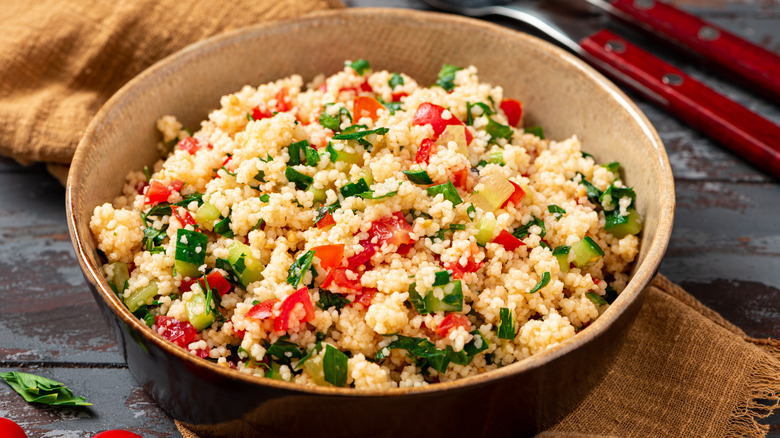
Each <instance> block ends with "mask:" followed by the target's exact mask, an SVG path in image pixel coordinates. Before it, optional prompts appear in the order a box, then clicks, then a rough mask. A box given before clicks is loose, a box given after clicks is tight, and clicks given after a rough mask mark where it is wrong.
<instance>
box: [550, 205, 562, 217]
mask: <svg viewBox="0 0 780 438" xmlns="http://www.w3.org/2000/svg"><path fill="white" fill-rule="evenodd" d="M547 211H549V212H550V213H552V214H553V216H555V219H560V218H561V216H563V215H564V214H566V210H564V209H563V208H561V207H559V206H557V205H555V204H550V205H548V206H547Z"/></svg>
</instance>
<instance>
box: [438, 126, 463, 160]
mask: <svg viewBox="0 0 780 438" xmlns="http://www.w3.org/2000/svg"><path fill="white" fill-rule="evenodd" d="M451 141H454V142H455V144H456V145H458V153H460V154H462V155H465V156H468V155H469V149H468V145H467V144H466V127H465V126H463V125H447V127H446V128H444V131H442V133H441V135H440V136H439V138H438V139H437V140H436V144H437V145H439V146H443V147H445V148H446V147H449V143H450V142H451Z"/></svg>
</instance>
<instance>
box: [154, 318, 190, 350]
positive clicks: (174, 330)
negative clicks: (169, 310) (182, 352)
mask: <svg viewBox="0 0 780 438" xmlns="http://www.w3.org/2000/svg"><path fill="white" fill-rule="evenodd" d="M154 323H155V324H156V325H157V329H156V331H157V333H159V334H160V335H161V336H162V337H163V338H165V339H167V340H169V341H171V342H173V343H174V344H176V345H178V346H179V347H182V348H187V345H189V344H190V342H192V340H193V339H195V335H197V334H198V331H197V330H195V327H193V326H192V324H190V323H189V322H188V321H179V320H178V319H176V318H174V317H171V316H165V315H155V317H154Z"/></svg>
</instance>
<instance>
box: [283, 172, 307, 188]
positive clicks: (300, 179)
mask: <svg viewBox="0 0 780 438" xmlns="http://www.w3.org/2000/svg"><path fill="white" fill-rule="evenodd" d="M284 176H285V177H286V178H287V180H288V181H290V182H292V183H295V188H296V189H298V190H306V189H308V188H309V186H310V185H312V183H314V178H312V177H310V176H308V175H304V174H302V173H301V172H298V171H297V170H295V169H293V168H292V167H289V166H288V167H287V168H286V169H284Z"/></svg>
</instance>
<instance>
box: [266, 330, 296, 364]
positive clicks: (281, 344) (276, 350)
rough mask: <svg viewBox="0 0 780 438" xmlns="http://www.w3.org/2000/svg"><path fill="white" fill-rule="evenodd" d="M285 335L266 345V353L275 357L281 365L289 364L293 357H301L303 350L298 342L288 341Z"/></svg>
mask: <svg viewBox="0 0 780 438" xmlns="http://www.w3.org/2000/svg"><path fill="white" fill-rule="evenodd" d="M289 338H290V337H289V336H287V335H284V336H282V337H281V338H279V339H278V340H277V341H276V342H274V343H273V344H271V345H269V346H268V349H267V350H266V353H267V354H268V355H270V356H273V357H274V358H276V361H277V362H279V363H280V364H282V365H287V366H290V364H291V362H292V360H293V359H300V358H302V357H303V352H302V351H301V348H300V347H299V346H298V344H296V343H294V342H290V341H289V340H288V339H289Z"/></svg>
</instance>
